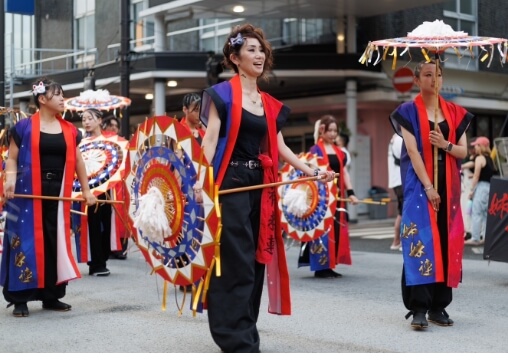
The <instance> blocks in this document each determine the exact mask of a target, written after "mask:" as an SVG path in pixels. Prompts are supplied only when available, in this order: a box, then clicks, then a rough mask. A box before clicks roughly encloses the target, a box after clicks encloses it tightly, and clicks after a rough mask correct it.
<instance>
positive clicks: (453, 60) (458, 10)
mask: <svg viewBox="0 0 508 362" xmlns="http://www.w3.org/2000/svg"><path fill="white" fill-rule="evenodd" d="M477 3H478V0H450V1H447V2H445V3H444V4H443V9H444V10H443V15H444V19H443V21H444V22H445V24H448V25H450V26H451V27H452V28H453V30H455V31H463V32H465V33H467V34H468V35H477V33H478V30H477V29H478V26H477V22H478V19H477V5H478V4H477ZM459 51H460V53H461V56H460V57H459V56H457V54H456V52H455V50H454V49H447V50H446V58H447V61H446V62H445V63H444V64H443V65H444V66H445V67H447V68H455V69H465V68H467V69H469V70H478V49H477V47H473V57H474V59H473V61H472V59H471V53H470V52H469V51H467V50H465V49H460V50H459Z"/></svg>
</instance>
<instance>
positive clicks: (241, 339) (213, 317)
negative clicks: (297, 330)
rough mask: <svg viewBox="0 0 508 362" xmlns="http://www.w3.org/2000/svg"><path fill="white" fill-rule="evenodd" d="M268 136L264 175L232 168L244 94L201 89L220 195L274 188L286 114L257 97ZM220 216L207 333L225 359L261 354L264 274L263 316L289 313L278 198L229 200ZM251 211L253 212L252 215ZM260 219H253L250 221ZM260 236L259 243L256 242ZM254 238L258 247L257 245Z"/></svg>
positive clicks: (267, 192)
mask: <svg viewBox="0 0 508 362" xmlns="http://www.w3.org/2000/svg"><path fill="white" fill-rule="evenodd" d="M261 98H262V103H263V107H264V113H265V115H264V117H266V127H267V129H268V131H267V133H266V135H265V137H264V141H263V142H262V144H261V145H259V146H258V150H259V149H261V152H262V153H263V154H262V155H260V156H259V159H260V164H261V168H262V171H261V169H253V170H251V169H249V168H247V167H244V166H243V165H240V166H238V167H230V165H229V164H230V162H231V161H232V160H231V157H232V154H233V153H234V149H235V145H236V142H237V137H238V135H239V130H240V123H242V122H243V121H244V120H243V119H242V111H243V109H242V89H241V83H240V78H239V76H238V75H236V76H235V77H233V78H232V79H231V80H230V81H229V82H222V83H219V84H217V85H215V86H213V87H211V88H207V89H205V91H204V93H203V97H202V104H201V120H202V121H203V123H204V124H205V126H206V125H207V124H208V114H209V109H210V104H211V102H213V103H214V105H215V107H216V108H217V111H218V114H219V118H220V119H221V130H220V134H219V140H218V144H217V149H216V152H215V157H214V160H213V163H212V164H213V165H214V166H215V167H214V178H215V182H216V184H217V185H219V187H220V188H221V189H230V188H234V187H235V178H237V179H239V180H240V181H241V184H238V186H242V187H243V186H248V185H256V184H261V183H269V182H274V181H275V177H276V175H277V171H278V148H277V133H278V128H279V127H278V125H281V124H283V123H284V122H285V120H286V118H287V115H288V114H289V108H287V107H286V106H284V105H283V104H282V103H281V102H279V101H277V100H276V99H274V98H273V97H271V96H270V95H268V94H266V93H263V92H261ZM219 203H220V204H221V214H222V223H223V227H222V233H221V240H220V245H221V251H220V252H221V259H220V263H221V269H222V275H221V276H220V277H215V274H214V273H212V278H211V280H210V288H209V290H208V293H207V308H208V319H209V325H210V331H211V333H212V337H213V338H214V340H215V342H216V343H217V344H218V345H219V347H221V349H222V350H224V351H226V352H230V351H236V352H259V335H258V332H257V327H256V322H257V318H258V313H259V307H260V302H261V294H262V290H263V282H264V281H263V278H264V270H265V267H266V269H267V286H268V298H269V307H268V312H269V313H274V314H283V315H289V314H290V313H291V304H290V292H289V274H288V270H287V264H286V257H285V248H284V242H283V240H282V231H281V228H280V216H279V215H278V212H279V210H278V206H277V198H276V195H275V190H274V189H273V188H266V189H263V191H261V190H253V191H247V192H239V193H231V194H225V195H221V196H220V197H219ZM249 210H250V212H249ZM249 214H250V215H259V216H257V217H256V216H250V215H249ZM244 218H245V220H244ZM258 234H259V235H258ZM258 236H259V239H258Z"/></svg>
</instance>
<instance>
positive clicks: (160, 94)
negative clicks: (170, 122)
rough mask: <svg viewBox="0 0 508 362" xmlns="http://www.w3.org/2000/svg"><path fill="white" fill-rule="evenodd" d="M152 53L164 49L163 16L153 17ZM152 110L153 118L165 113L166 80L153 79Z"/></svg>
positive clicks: (164, 28)
mask: <svg viewBox="0 0 508 362" xmlns="http://www.w3.org/2000/svg"><path fill="white" fill-rule="evenodd" d="M154 33H155V40H154V51H155V52H163V51H164V50H165V49H166V47H165V46H164V44H165V42H166V26H165V22H164V14H162V13H161V14H155V16H154ZM153 110H154V115H155V116H162V115H164V114H165V113H166V80H165V79H154V89H153Z"/></svg>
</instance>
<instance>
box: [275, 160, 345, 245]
mask: <svg viewBox="0 0 508 362" xmlns="http://www.w3.org/2000/svg"><path fill="white" fill-rule="evenodd" d="M299 158H300V160H302V161H303V162H305V163H306V164H308V165H309V166H310V167H312V168H319V169H321V170H327V171H331V169H330V168H329V167H328V165H327V164H326V162H325V161H324V160H323V158H322V157H318V156H316V155H314V154H311V153H304V154H300V155H299ZM280 173H281V179H282V180H283V181H289V182H290V183H288V184H285V185H282V186H279V187H278V195H279V202H278V205H279V209H280V211H281V217H282V219H281V225H282V229H283V230H284V232H285V233H286V234H287V235H288V236H289V237H290V238H292V239H293V240H298V241H301V242H308V241H312V240H316V239H318V238H320V237H321V236H322V235H323V234H325V233H326V232H328V230H329V229H330V228H331V227H332V226H333V220H334V215H335V209H336V205H337V203H336V201H335V195H336V194H337V184H336V182H335V181H334V182H327V183H323V182H318V181H316V180H312V179H311V180H309V178H307V177H303V176H305V174H304V173H303V172H302V171H300V170H297V169H295V168H294V167H292V166H291V165H289V164H285V165H284V166H283V167H282V168H281V170H280Z"/></svg>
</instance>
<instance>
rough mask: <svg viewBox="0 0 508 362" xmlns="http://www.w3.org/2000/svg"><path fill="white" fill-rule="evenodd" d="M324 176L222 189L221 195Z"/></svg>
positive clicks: (317, 177) (317, 178)
mask: <svg viewBox="0 0 508 362" xmlns="http://www.w3.org/2000/svg"><path fill="white" fill-rule="evenodd" d="M338 176H339V173H336V174H335V176H334V177H338ZM324 177H325V176H324V175H319V176H312V177H303V178H299V179H296V180H290V181H281V182H272V183H269V184H261V185H254V186H245V187H238V188H235V189H228V190H220V191H219V195H224V194H232V193H235V192H242V191H251V190H258V189H264V188H267V187H277V186H282V185H288V184H293V183H296V182H305V181H315V180H321V179H322V178H324Z"/></svg>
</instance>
